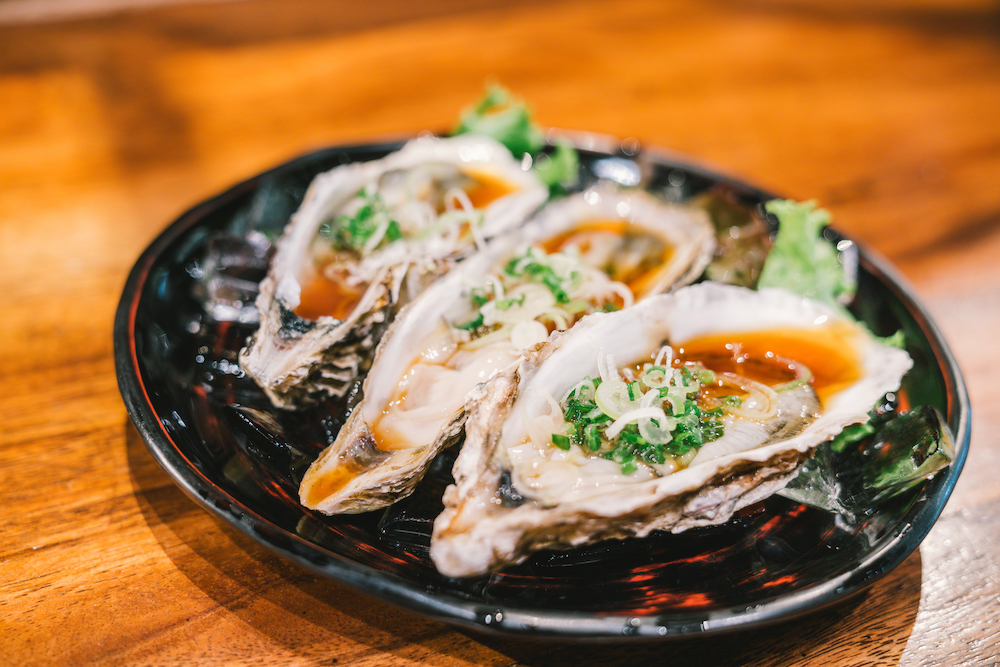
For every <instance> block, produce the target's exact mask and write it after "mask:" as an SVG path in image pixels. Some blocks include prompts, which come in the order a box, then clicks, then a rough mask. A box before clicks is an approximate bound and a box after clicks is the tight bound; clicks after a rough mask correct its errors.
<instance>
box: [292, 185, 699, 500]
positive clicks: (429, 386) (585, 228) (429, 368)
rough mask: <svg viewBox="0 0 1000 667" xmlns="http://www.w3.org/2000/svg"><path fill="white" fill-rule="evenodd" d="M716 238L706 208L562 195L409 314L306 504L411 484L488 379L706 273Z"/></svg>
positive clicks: (402, 491)
mask: <svg viewBox="0 0 1000 667" xmlns="http://www.w3.org/2000/svg"><path fill="white" fill-rule="evenodd" d="M529 244H534V245H529ZM713 247H714V246H713V235H712V232H711V226H710V223H709V221H708V219H707V217H706V216H705V215H704V214H703V213H702V212H700V211H694V210H688V209H684V208H681V207H677V206H672V205H667V204H663V203H660V202H657V201H655V200H653V199H652V198H651V197H648V196H647V195H645V194H644V193H629V194H623V193H617V192H612V191H610V190H591V191H588V192H585V193H581V194H578V195H574V196H572V197H569V198H567V199H565V200H561V201H559V202H555V203H552V204H550V205H549V206H548V207H547V208H546V209H544V210H543V212H542V213H541V214H540V215H539V216H538V217H537V218H536V219H534V220H532V221H531V222H530V223H528V225H526V226H525V227H524V228H522V229H519V230H517V232H516V233H513V234H511V235H508V237H505V238H503V239H499V240H498V241H497V242H496V243H494V244H492V247H491V248H490V249H489V250H488V251H486V252H483V253H479V254H477V255H475V256H473V257H470V258H469V259H467V260H466V261H465V262H463V263H462V264H461V265H460V266H459V267H458V268H456V269H455V270H454V271H453V272H452V273H451V274H450V275H448V276H446V277H445V278H443V279H442V280H441V281H439V282H438V283H436V284H435V285H433V286H432V287H430V288H429V289H428V290H427V291H426V292H424V293H423V294H422V295H421V296H420V297H419V298H418V299H416V300H415V301H414V302H413V303H411V304H410V305H409V306H407V307H406V308H405V309H404V311H402V312H401V313H400V315H399V317H398V318H397V319H396V321H395V322H394V323H393V325H392V326H391V327H390V328H389V331H388V333H387V335H386V336H385V339H384V340H383V342H382V343H381V344H380V345H379V348H378V351H377V354H376V357H375V361H374V362H373V364H372V368H371V371H370V372H369V374H368V376H367V378H366V380H365V385H364V389H365V398H364V400H363V401H362V402H361V403H360V404H359V405H358V406H357V407H356V408H355V409H354V411H353V412H352V413H351V416H350V418H349V419H348V422H347V423H346V424H345V426H344V428H343V429H341V432H340V433H339V435H338V437H337V439H336V441H335V442H334V443H333V444H332V445H331V446H330V447H329V448H327V450H325V451H324V452H323V453H322V454H321V455H320V457H319V458H318V459H317V460H316V462H315V463H314V464H313V465H312V466H311V467H310V469H309V471H308V472H307V474H306V475H305V477H304V478H303V480H302V485H301V487H300V490H299V496H300V500H301V502H302V504H303V505H305V506H306V507H309V508H312V509H318V510H320V511H322V512H326V513H329V514H333V513H356V512H364V511H369V510H373V509H378V508H380V507H384V506H386V505H389V504H391V503H393V502H395V501H396V500H399V499H400V498H402V497H404V496H406V495H408V494H409V493H410V492H411V491H412V490H413V487H414V486H415V485H416V483H417V482H418V481H419V480H420V478H421V477H422V476H423V474H424V471H425V469H426V467H427V466H428V465H429V463H430V461H431V459H432V458H433V457H434V456H435V455H436V454H437V453H438V452H439V451H441V449H443V448H444V447H447V446H448V445H450V444H452V443H454V442H456V441H457V439H458V437H459V435H460V434H461V431H462V425H463V423H464V414H465V413H464V405H465V396H466V394H467V393H468V392H469V391H471V390H472V389H473V388H474V387H475V386H476V385H477V384H478V383H480V382H484V381H486V380H488V379H489V378H490V377H491V376H492V375H493V374H494V373H496V372H498V371H500V370H502V369H504V368H507V367H510V366H512V365H514V364H516V363H517V361H518V360H519V358H520V354H521V352H522V350H527V349H531V348H533V347H534V346H536V345H537V344H539V343H541V342H542V341H543V340H545V338H546V337H547V336H548V335H549V333H550V332H551V331H553V330H565V329H567V328H569V327H571V326H572V325H573V324H574V322H576V321H577V320H579V319H580V318H581V317H583V316H584V315H586V314H587V313H590V312H594V311H598V310H602V309H606V308H609V307H612V308H615V309H617V308H622V307H626V306H630V305H631V304H632V302H633V301H634V299H635V298H642V297H644V296H646V295H647V294H649V293H650V292H652V291H653V290H661V289H668V288H670V287H672V286H673V285H674V284H675V283H674V282H673V281H676V280H678V279H682V278H688V279H689V278H690V276H691V275H692V274H694V275H696V272H698V271H700V270H701V268H702V267H704V265H705V262H707V259H708V257H710V256H711V254H712V250H713ZM546 249H548V250H549V251H550V252H547V251H546ZM560 251H563V252H560ZM665 267H666V268H665ZM608 274H610V276H611V277H615V276H617V277H620V278H622V279H623V280H624V281H627V284H626V283H625V282H621V281H617V280H612V279H611V277H609V275H608ZM630 286H631V289H630ZM633 289H635V290H636V292H637V294H636V295H633Z"/></svg>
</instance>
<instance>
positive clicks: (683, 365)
mask: <svg viewBox="0 0 1000 667" xmlns="http://www.w3.org/2000/svg"><path fill="white" fill-rule="evenodd" d="M609 353H613V362H612V361H611V360H609V359H608V356H607V355H608V354H609ZM910 366H911V361H910V358H909V356H908V355H907V354H906V353H905V352H903V351H901V350H898V349H895V348H891V347H887V346H885V345H883V344H881V343H880V342H879V341H877V340H876V339H875V338H874V337H872V336H871V334H870V333H869V332H868V331H867V330H866V329H864V328H863V327H861V326H859V325H858V324H856V323H855V322H853V321H852V320H849V319H847V318H846V317H845V316H843V315H841V314H839V313H837V312H835V311H834V310H832V309H830V308H828V307H826V306H824V305H822V304H819V303H816V302H812V301H809V300H807V299H804V298H803V297H800V296H798V295H794V294H792V293H790V292H786V291H784V290H778V289H765V290H761V291H759V292H755V291H751V290H747V289H745V288H741V287H733V286H724V285H720V284H716V283H701V284H698V285H694V286H691V287H686V288H683V289H681V290H678V291H677V292H675V293H674V294H670V295H661V296H654V297H651V298H649V299H646V300H645V301H643V302H642V303H639V304H637V305H636V306H634V307H633V308H631V309H627V310H623V311H621V312H618V313H609V314H597V315H592V316H590V317H588V318H586V319H585V320H583V321H582V322H580V323H579V324H578V325H577V326H576V327H574V328H573V329H572V330H570V331H568V332H566V333H563V334H561V335H558V336H553V337H552V338H551V339H550V340H549V342H548V343H547V344H546V345H544V346H540V347H539V348H538V349H537V350H536V351H535V352H534V353H533V354H530V355H526V357H525V358H524V359H523V360H522V361H521V363H520V364H519V366H518V367H516V368H511V369H508V370H506V371H504V372H501V373H498V374H496V375H495V376H494V377H493V378H492V379H491V380H490V381H489V382H488V383H485V384H482V385H480V386H479V387H477V389H476V390H475V391H474V392H472V394H470V396H469V398H468V400H467V403H466V410H467V412H468V418H467V422H466V425H465V431H466V438H465V443H464V444H463V447H462V451H461V452H460V454H459V456H458V459H457V460H456V462H455V466H454V470H453V472H454V476H455V484H454V485H452V486H449V487H448V489H447V491H446V492H445V495H444V504H445V509H444V511H443V512H442V514H441V515H440V516H439V517H438V518H437V520H436V521H435V523H434V530H433V535H432V538H431V552H430V553H431V558H432V560H433V561H434V564H435V566H436V567H437V568H438V570H439V571H440V572H441V573H442V574H445V575H447V576H456V577H464V576H475V575H479V574H483V573H486V572H489V571H491V570H495V569H498V568H500V567H502V566H504V565H507V564H512V563H518V562H521V561H523V560H524V559H526V558H527V557H528V556H529V555H530V554H532V553H533V552H535V551H536V550H539V549H544V548H569V547H573V546H578V545H581V544H586V543H590V542H595V541H599V540H603V539H608V538H625V537H631V536H638V537H642V536H645V535H647V534H648V533H649V532H650V531H653V530H670V531H673V532H680V531H683V530H685V529H688V528H691V527H695V526H703V525H712V524H719V523H723V522H725V521H727V520H728V519H729V518H730V517H731V516H732V514H733V513H734V512H735V511H737V510H738V509H740V508H742V507H745V506H747V505H750V504H752V503H754V502H757V501H759V500H762V499H763V498H766V497H767V496H769V495H771V494H772V493H775V492H776V491H778V490H780V489H781V488H782V487H783V486H784V485H785V484H786V483H787V482H788V481H789V480H790V479H791V478H792V477H793V476H794V475H795V474H796V472H797V470H798V468H799V466H800V465H801V464H802V463H803V462H804V461H805V460H806V459H807V458H808V457H809V456H810V455H811V454H812V452H813V450H814V449H815V448H816V447H817V446H818V445H819V444H820V443H822V442H824V441H826V440H828V439H830V438H832V437H834V436H835V435H837V434H838V433H839V432H840V431H841V430H843V429H844V428H845V427H846V426H848V425H850V424H854V423H859V422H864V421H866V420H867V414H868V411H869V410H870V409H871V407H872V406H873V405H874V403H875V402H876V401H877V400H878V399H879V398H880V397H882V396H883V395H884V394H885V393H887V392H889V391H893V390H895V389H896V388H898V387H899V384H900V381H901V379H902V377H903V375H904V373H905V372H906V371H907V370H908V369H909V367H910ZM657 367H658V368H659V369H660V370H657ZM667 369H669V370H667ZM684 369H687V370H686V371H685V370H684ZM807 369H808V370H807ZM665 371H666V372H665ZM685 372H686V374H685ZM649 374H651V375H649ZM601 377H603V378H604V382H601V383H599V384H598V383H594V382H593V381H592V380H590V378H601ZM695 377H701V380H700V382H704V384H703V385H698V386H695V385H696V383H695V382H694V380H693V379H692V378H695ZM648 378H652V379H651V380H649V379H648ZM647 382H648V384H649V385H650V386H651V387H654V388H655V387H660V388H662V389H653V388H650V386H646V385H647ZM615 383H617V384H615ZM595 384H598V386H597V387H596V388H594V385H595ZM688 384H690V386H688ZM588 387H589V388H588ZM602 387H605V388H612V389H614V387H628V388H629V392H633V391H634V393H629V394H628V395H627V396H626V395H624V393H623V392H620V391H619V392H618V393H617V394H615V392H614V391H611V392H610V396H611V398H610V399H609V397H608V394H609V392H605V394H606V395H605V396H604V399H603V401H602V399H601V396H600V393H601V391H602V389H601V388H602ZM679 387H681V388H680V389H678V388H679ZM570 392H574V393H573V394H571V393H570ZM643 392H645V393H643ZM654 392H662V393H654ZM678 392H680V397H678ZM686 392H691V393H687V397H688V398H691V397H692V396H695V398H693V399H692V400H691V401H690V402H689V403H688V404H686V407H685V408H683V409H684V410H687V411H688V412H687V414H686V415H678V413H677V412H674V410H675V409H677V406H676V403H678V402H679V403H682V404H684V403H685V399H684V395H685V393H686ZM665 395H669V398H663V396H665ZM615 396H617V398H615ZM573 399H576V401H577V403H573V402H572V400H573ZM584 399H586V400H593V401H594V402H595V403H596V405H597V406H603V407H598V408H597V410H596V412H595V411H594V410H590V407H589V405H590V404H589V403H586V400H584ZM648 399H652V400H648ZM609 401H610V403H609ZM661 403H662V406H661V405H660V404H661ZM668 404H669V405H670V411H668V408H667V407H666V406H667V405H668ZM580 405H584V407H583V408H582V409H581V407H580ZM608 405H611V406H612V407H611V408H608V407H607V406H608ZM616 405H617V406H618V407H617V408H615V407H614V406H616ZM692 405H697V406H700V411H701V413H700V416H699V417H698V418H697V419H695V420H694V421H692V420H691V419H690V415H691V414H697V411H695V410H694V409H693V408H692V407H691V406H692ZM615 410H618V413H621V414H620V416H618V417H615V418H614V419H613V420H611V418H610V417H609V418H608V421H605V422H604V423H603V424H598V425H596V426H593V427H591V426H589V424H588V426H586V427H584V428H583V429H582V431H583V432H582V433H579V432H577V433H574V432H573V431H572V429H571V428H567V426H568V424H569V422H570V421H571V420H570V414H571V412H573V411H575V414H576V415H577V416H578V415H579V414H581V412H583V413H585V414H586V415H589V416H588V417H585V418H583V419H584V423H586V422H587V420H588V419H601V417H600V414H601V413H603V412H606V411H607V412H611V413H613V414H618V413H616V412H615ZM564 411H565V412H564ZM654 413H655V415H657V416H653V415H654ZM711 415H714V416H711ZM712 420H715V423H714V424H710V423H709V422H711V421H712ZM623 422H624V423H623ZM682 423H686V424H687V427H689V430H688V431H686V432H685V431H684V429H681V428H679V427H678V430H676V431H674V432H673V434H672V438H671V437H670V436H667V437H663V438H660V440H657V435H658V434H657V431H661V430H662V429H663V428H665V427H666V428H673V427H674V426H675V425H678V424H682ZM629 424H632V427H631V429H630V430H631V431H632V433H633V436H630V438H629V442H632V443H639V444H635V445H632V444H625V445H623V443H625V442H626V438H625V431H626V429H629ZM636 427H637V428H636ZM706 427H710V428H706ZM615 428H618V429H619V430H618V431H617V433H618V435H617V436H616V438H618V439H617V440H613V439H612V438H610V437H609V434H610V433H611V432H612V430H613V429H615ZM697 429H701V430H700V431H699V435H698V436H697V437H693V436H691V433H692V432H693V431H694V430H697ZM706 431H712V432H711V433H710V434H709V435H706ZM720 431H721V433H720ZM539 432H540V434H539ZM553 432H554V433H553ZM567 433H568V434H570V436H571V437H567V436H566V435H564V434H567ZM550 434H551V435H550ZM661 435H662V433H661ZM702 436H704V437H702ZM640 437H641V438H642V440H641V442H640V440H639V438H640ZM692 437H693V439H694V440H698V439H699V438H700V439H702V440H704V441H705V443H704V446H702V447H700V449H699V448H698V447H697V446H696V445H695V446H691V447H682V446H680V445H681V444H683V443H682V442H681V441H682V440H686V441H687V442H688V444H690V442H691V440H692ZM713 438H714V440H713ZM651 441H657V442H660V441H664V442H665V444H663V445H662V446H660V447H658V448H650V447H649V446H648V444H649V442H651ZM615 443H617V444H615ZM642 443H646V445H645V446H644V445H642ZM591 445H593V447H591ZM675 445H676V447H675ZM612 447H614V449H611V448H612ZM657 452H659V454H658V453H657ZM630 456H631V458H629V457H630Z"/></svg>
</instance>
